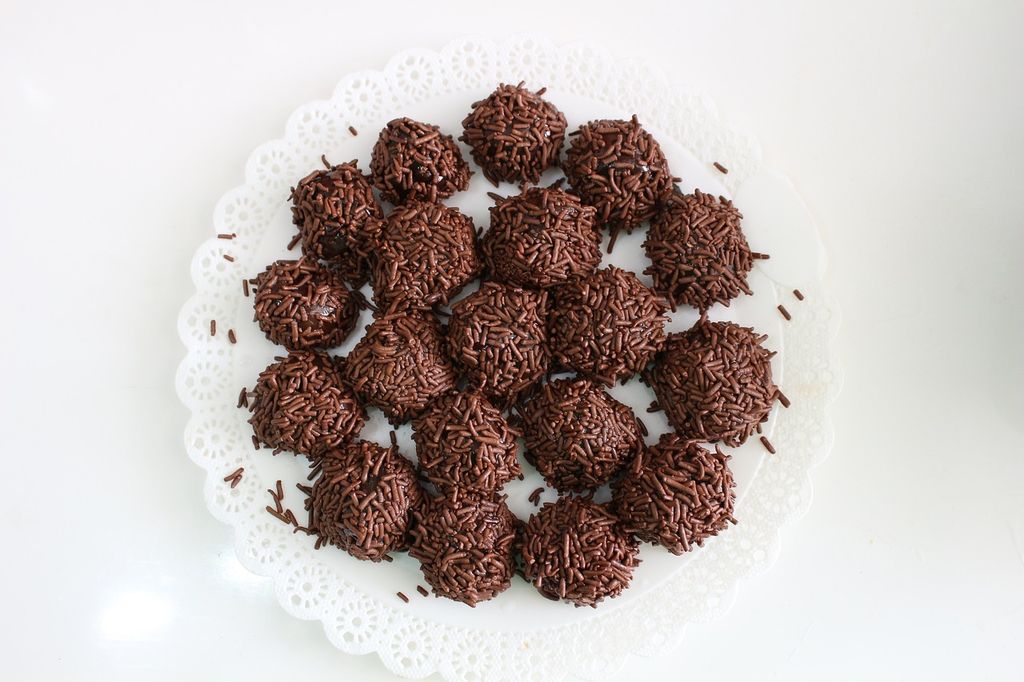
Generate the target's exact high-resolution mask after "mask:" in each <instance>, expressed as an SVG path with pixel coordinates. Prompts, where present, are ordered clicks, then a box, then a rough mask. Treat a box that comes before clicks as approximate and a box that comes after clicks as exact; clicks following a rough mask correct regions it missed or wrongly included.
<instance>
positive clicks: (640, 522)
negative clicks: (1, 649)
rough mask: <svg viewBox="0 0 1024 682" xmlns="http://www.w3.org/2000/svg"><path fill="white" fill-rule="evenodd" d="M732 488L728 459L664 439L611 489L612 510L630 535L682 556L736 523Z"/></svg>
mask: <svg viewBox="0 0 1024 682" xmlns="http://www.w3.org/2000/svg"><path fill="white" fill-rule="evenodd" d="M734 488H735V482H734V481H733V476H732V471H730V469H729V456H728V455H726V454H723V453H722V452H721V451H720V450H718V449H717V448H716V449H715V451H714V452H710V451H709V450H706V449H704V448H703V447H701V446H700V445H698V444H697V443H695V442H693V441H690V440H687V439H685V438H683V437H682V436H680V435H678V434H675V433H666V434H664V435H663V436H662V437H661V439H660V440H659V441H658V443H657V444H656V445H653V446H651V447H650V448H647V449H646V450H645V451H644V452H643V453H642V454H641V455H640V456H639V457H637V458H636V459H635V460H633V463H632V464H631V466H630V467H629V469H628V470H627V472H626V475H625V476H624V477H623V478H622V480H621V481H617V482H616V483H613V484H612V508H613V509H614V510H615V512H616V513H617V514H618V517H619V518H620V519H621V520H622V525H623V528H624V529H625V530H626V532H629V533H633V534H635V535H636V536H637V537H638V538H640V540H642V541H643V542H650V543H653V544H656V545H662V546H664V547H665V548H666V549H667V550H668V551H670V552H672V553H673V554H683V553H684V552H688V551H690V550H691V549H692V548H693V546H694V545H698V546H699V545H703V544H704V540H706V539H707V538H709V537H711V536H712V535H717V534H718V533H719V532H721V531H722V530H724V529H725V528H726V527H727V526H728V524H729V523H730V522H731V523H735V522H736V520H735V519H734V518H733V516H732V512H733V505H734V504H735V501H736V494H735V492H734V490H733V489H734Z"/></svg>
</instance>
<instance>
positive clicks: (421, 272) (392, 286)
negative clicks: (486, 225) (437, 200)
mask: <svg viewBox="0 0 1024 682" xmlns="http://www.w3.org/2000/svg"><path fill="white" fill-rule="evenodd" d="M482 269H483V265H482V264H481V262H480V258H479V257H478V256H477V252H476V228H475V227H474V226H473V219H472V218H470V217H469V216H467V215H465V214H463V213H462V212H461V211H459V209H457V208H449V207H447V206H443V205H441V204H424V203H418V202H416V203H410V204H409V205H407V206H400V207H398V208H396V209H395V210H394V211H392V212H391V214H390V215H389V216H388V220H387V225H386V226H385V227H384V229H383V231H382V232H381V235H380V239H379V242H378V245H377V253H376V257H375V258H374V261H373V272H372V278H371V279H372V284H373V298H374V301H375V302H376V303H377V305H378V306H380V307H386V306H388V305H390V304H391V303H393V302H395V301H402V302H403V304H405V305H408V306H413V307H419V308H430V307H431V306H433V305H434V304H435V303H447V302H448V299H449V298H451V297H452V296H454V295H455V294H457V293H458V292H459V291H461V290H462V288H463V287H464V286H466V284H468V283H469V282H471V281H473V280H474V279H476V278H477V276H479V274H480V271H481V270H482Z"/></svg>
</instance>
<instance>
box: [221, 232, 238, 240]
mask: <svg viewBox="0 0 1024 682" xmlns="http://www.w3.org/2000/svg"><path fill="white" fill-rule="evenodd" d="M237 236H238V235H237V234H235V233H234V232H232V233H230V234H225V233H223V232H222V233H221V234H218V235H217V239H234V238H235V237H237Z"/></svg>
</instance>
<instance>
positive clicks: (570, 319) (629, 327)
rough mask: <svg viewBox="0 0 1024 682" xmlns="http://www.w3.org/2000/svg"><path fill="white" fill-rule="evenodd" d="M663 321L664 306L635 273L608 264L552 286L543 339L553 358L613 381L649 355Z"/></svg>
mask: <svg viewBox="0 0 1024 682" xmlns="http://www.w3.org/2000/svg"><path fill="white" fill-rule="evenodd" d="M666 321H667V318H666V317H665V305H664V304H663V303H662V302H661V301H660V300H659V299H658V297H656V296H655V295H654V292H652V291H651V290H650V289H648V288H647V287H645V286H644V285H643V284H642V283H641V282H640V280H638V279H637V278H636V275H634V274H633V273H631V272H627V271H625V270H620V269H618V268H616V267H608V268H604V269H601V270H598V271H597V272H595V273H594V274H592V275H589V276H588V277H584V278H581V279H578V280H574V281H571V282H569V283H568V284H566V285H564V286H562V287H559V288H558V289H557V290H555V300H554V304H553V306H552V310H551V313H550V315H549V317H548V343H549V347H550V348H551V354H552V356H553V359H554V360H555V362H556V363H560V364H561V365H562V366H564V367H566V368H568V369H574V370H576V371H577V372H580V373H581V374H586V375H588V376H590V377H593V378H594V379H597V380H599V381H601V382H603V383H605V384H613V383H615V382H616V381H618V380H620V379H626V378H628V377H631V376H633V375H634V374H636V373H637V372H639V371H640V370H642V369H643V368H644V367H645V366H646V365H647V363H648V362H649V361H650V360H651V358H652V357H654V354H655V353H656V352H657V351H658V349H659V348H661V344H662V343H663V342H664V339H665V322H666Z"/></svg>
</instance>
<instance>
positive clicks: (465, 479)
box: [412, 393, 521, 492]
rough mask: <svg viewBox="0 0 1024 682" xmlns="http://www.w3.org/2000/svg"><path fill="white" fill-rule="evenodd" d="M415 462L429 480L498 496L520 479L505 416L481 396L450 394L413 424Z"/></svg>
mask: <svg viewBox="0 0 1024 682" xmlns="http://www.w3.org/2000/svg"><path fill="white" fill-rule="evenodd" d="M412 427H413V435H412V438H413V441H414V442H415V443H416V458H417V460H418V461H419V465H420V469H421V470H422V471H423V472H424V473H425V475H426V479H427V480H428V481H430V482H431V483H433V484H434V485H435V486H436V487H437V488H438V490H440V491H442V492H444V491H446V490H448V489H449V488H452V487H456V486H457V487H460V488H463V489H472V490H477V491H481V492H495V491H497V490H499V489H500V488H501V487H502V486H503V485H505V484H506V483H508V482H509V481H511V480H512V479H514V478H515V477H516V476H518V475H519V474H520V473H521V468H520V466H519V461H518V459H517V458H516V451H517V447H516V435H517V433H516V432H515V431H513V430H512V429H511V428H510V427H509V425H508V422H506V421H505V418H504V417H503V416H502V414H501V411H500V410H498V409H497V408H496V407H494V405H492V404H491V403H490V402H488V400H487V399H486V398H484V397H483V396H482V395H479V394H477V393H449V394H448V395H445V396H443V397H441V398H440V399H438V400H436V401H434V402H433V403H432V404H431V406H430V408H429V409H428V410H427V411H426V412H424V413H423V414H421V415H420V416H418V417H416V418H415V419H414V420H413V422H412Z"/></svg>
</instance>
